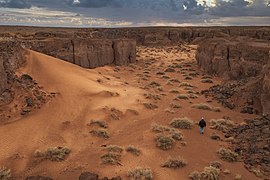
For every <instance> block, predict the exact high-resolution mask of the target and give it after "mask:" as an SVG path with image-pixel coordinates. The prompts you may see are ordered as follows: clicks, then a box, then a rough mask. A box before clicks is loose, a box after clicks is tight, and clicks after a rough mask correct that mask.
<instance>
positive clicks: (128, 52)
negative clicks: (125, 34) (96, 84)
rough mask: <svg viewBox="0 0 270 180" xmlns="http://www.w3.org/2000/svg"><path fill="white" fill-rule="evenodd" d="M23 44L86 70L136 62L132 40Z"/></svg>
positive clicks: (134, 46)
mask: <svg viewBox="0 0 270 180" xmlns="http://www.w3.org/2000/svg"><path fill="white" fill-rule="evenodd" d="M23 44H24V46H25V47H26V48H29V49H32V50H35V51H38V52H41V53H44V54H47V55H50V56H53V57H56V58H59V59H62V60H65V61H68V62H70V63H73V64H76V65H79V66H81V67H84V68H95V67H100V66H104V65H112V64H115V65H127V64H129V63H133V62H135V61H136V41H135V40H130V39H117V40H110V39H103V40H101V39H74V40H69V39H47V40H40V41H24V42H23Z"/></svg>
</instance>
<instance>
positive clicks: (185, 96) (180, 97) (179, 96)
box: [176, 94, 188, 100]
mask: <svg viewBox="0 0 270 180" xmlns="http://www.w3.org/2000/svg"><path fill="white" fill-rule="evenodd" d="M176 99H185V100H187V99H188V96H187V95H186V94H179V95H178V96H177V97H176Z"/></svg>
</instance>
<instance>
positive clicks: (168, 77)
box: [162, 76, 171, 79]
mask: <svg viewBox="0 0 270 180" xmlns="http://www.w3.org/2000/svg"><path fill="white" fill-rule="evenodd" d="M162 78H163V79H170V78H171V77H170V76H162Z"/></svg>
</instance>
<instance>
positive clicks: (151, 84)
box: [147, 81, 161, 88]
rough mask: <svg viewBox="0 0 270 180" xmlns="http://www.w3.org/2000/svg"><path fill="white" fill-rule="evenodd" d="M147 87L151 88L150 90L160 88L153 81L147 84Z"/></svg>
mask: <svg viewBox="0 0 270 180" xmlns="http://www.w3.org/2000/svg"><path fill="white" fill-rule="evenodd" d="M147 86H148V87H152V88H156V87H159V86H161V85H160V84H159V83H157V82H155V81H152V82H151V83H149V84H148V85H147Z"/></svg>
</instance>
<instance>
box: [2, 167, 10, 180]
mask: <svg viewBox="0 0 270 180" xmlns="http://www.w3.org/2000/svg"><path fill="white" fill-rule="evenodd" d="M10 178H11V171H10V169H7V168H5V167H1V168H0V179H1V180H8V179H10Z"/></svg>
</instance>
